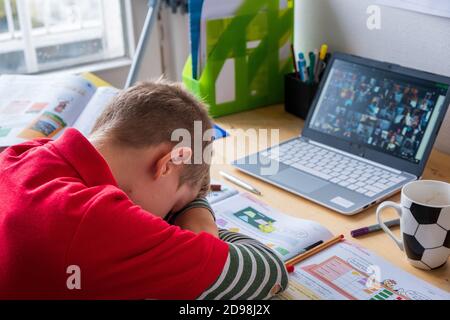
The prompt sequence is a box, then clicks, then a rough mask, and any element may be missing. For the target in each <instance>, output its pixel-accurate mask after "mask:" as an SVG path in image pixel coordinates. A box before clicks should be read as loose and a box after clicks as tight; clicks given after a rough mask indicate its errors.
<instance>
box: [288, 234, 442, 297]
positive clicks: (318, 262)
mask: <svg viewBox="0 0 450 320" xmlns="http://www.w3.org/2000/svg"><path fill="white" fill-rule="evenodd" d="M280 298H281V299H286V300H448V299H450V293H448V292H445V291H443V290H441V289H439V288H436V287H434V286H432V285H430V284H428V283H427V282H425V281H422V280H420V279H418V278H417V277H415V276H413V275H411V274H409V273H407V272H405V271H403V270H401V269H399V268H397V267H395V266H393V265H391V264H390V263H389V262H387V261H386V260H384V259H382V258H380V257H378V256H377V255H375V254H373V253H371V252H369V251H368V250H367V249H364V248H362V247H360V246H357V245H355V244H352V243H351V242H348V241H344V242H342V243H340V244H337V245H335V246H333V247H331V248H329V249H327V250H325V251H323V252H321V253H318V254H317V255H315V256H312V257H311V258H309V259H307V260H305V261H303V262H301V263H299V264H298V265H296V266H295V271H294V273H292V274H291V278H290V285H289V288H288V290H287V291H286V292H285V293H283V294H282V296H281V297H280Z"/></svg>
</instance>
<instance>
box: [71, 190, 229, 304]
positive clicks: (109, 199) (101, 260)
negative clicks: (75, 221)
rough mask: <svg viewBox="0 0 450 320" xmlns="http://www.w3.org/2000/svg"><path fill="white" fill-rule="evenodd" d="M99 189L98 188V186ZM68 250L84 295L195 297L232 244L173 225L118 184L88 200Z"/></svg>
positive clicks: (75, 294) (217, 270)
mask: <svg viewBox="0 0 450 320" xmlns="http://www.w3.org/2000/svg"><path fill="white" fill-rule="evenodd" d="M96 192H98V190H97V191H96ZM84 206H86V213H85V215H84V217H83V219H82V220H81V222H80V225H79V227H78V229H77V230H76V232H75V235H74V237H73V240H72V243H71V246H70V248H69V250H68V252H67V256H66V264H67V267H68V266H72V265H75V266H78V267H79V268H80V271H81V278H80V279H81V290H74V291H73V292H68V294H69V296H71V297H73V298H77V299H78V298H81V299H195V298H196V297H198V296H199V295H200V294H201V293H202V292H203V291H205V290H206V289H207V288H208V287H209V286H211V285H212V284H213V283H214V282H215V281H216V280H217V278H218V276H219V275H220V274H221V272H222V269H223V267H224V265H225V262H226V259H227V257H228V245H227V244H226V243H224V242H222V241H221V240H219V239H216V238H215V237H213V236H211V235H209V234H206V233H202V234H200V235H196V234H194V233H192V232H189V231H183V230H181V229H180V228H178V227H174V226H170V225H169V224H167V223H166V222H165V221H163V220H162V219H161V218H159V217H156V216H154V215H152V214H150V213H148V212H146V211H144V210H142V209H141V208H140V207H137V206H135V205H133V204H132V202H131V201H130V200H129V199H128V198H127V197H126V195H125V194H123V193H121V192H119V191H117V189H116V188H112V187H111V188H110V187H105V189H104V190H103V191H102V192H101V193H99V194H98V195H97V196H94V197H93V200H92V201H89V202H88V203H86V204H84Z"/></svg>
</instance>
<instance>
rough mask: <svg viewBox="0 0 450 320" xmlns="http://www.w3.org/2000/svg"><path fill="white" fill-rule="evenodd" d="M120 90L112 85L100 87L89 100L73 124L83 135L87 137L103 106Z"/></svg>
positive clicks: (103, 108)
mask: <svg viewBox="0 0 450 320" xmlns="http://www.w3.org/2000/svg"><path fill="white" fill-rule="evenodd" d="M119 92H120V90H118V89H115V88H113V87H101V88H99V89H98V90H97V92H96V93H95V94H94V96H93V97H92V99H91V101H89V103H88V105H87V106H86V108H85V109H84V111H83V113H82V114H81V115H80V116H79V117H78V120H77V121H76V122H75V124H74V125H73V127H74V128H76V129H77V130H78V131H80V132H81V133H82V134H83V135H84V136H86V137H88V136H89V135H90V134H91V132H92V129H94V125H95V122H96V121H97V119H98V117H99V116H100V114H101V113H102V112H103V110H105V107H106V106H107V105H108V103H110V102H111V100H112V99H113V98H114V97H115V96H117V95H118V94H119Z"/></svg>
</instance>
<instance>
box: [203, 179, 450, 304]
mask: <svg viewBox="0 0 450 320" xmlns="http://www.w3.org/2000/svg"><path fill="white" fill-rule="evenodd" d="M208 200H209V202H210V203H211V205H212V207H213V209H214V212H215V214H216V222H217V225H218V227H219V228H222V229H227V230H230V231H234V232H239V233H242V234H245V235H248V236H250V237H252V238H254V239H257V240H259V241H260V242H262V243H263V244H265V245H267V246H268V247H270V248H271V249H273V250H274V251H275V252H276V253H277V254H278V255H279V256H280V258H281V259H283V261H287V260H289V259H290V258H292V257H294V256H296V255H297V254H298V253H300V252H302V250H303V249H304V248H306V247H308V246H310V245H312V244H314V243H317V242H318V241H326V240H329V239H331V238H332V237H333V235H332V233H331V232H330V231H329V230H327V229H326V228H325V227H324V226H322V225H320V224H318V223H316V222H313V221H309V220H303V219H298V218H294V217H291V216H288V215H286V214H283V213H280V212H278V211H277V210H275V209H273V208H271V207H269V206H267V205H266V204H264V203H263V202H261V201H259V200H258V199H256V198H255V197H254V196H253V195H250V194H247V193H239V192H238V191H237V190H235V189H233V188H231V187H229V186H226V185H224V186H223V188H222V191H218V192H212V193H210V195H209V196H208ZM278 299H289V300H434V299H436V300H442V299H445V300H447V299H450V293H449V292H446V291H444V290H441V289H439V288H436V287H434V286H432V285H430V284H429V283H427V282H425V281H423V280H421V279H419V278H417V277H415V276H413V275H411V274H409V273H407V272H405V271H403V270H401V269H399V268H397V267H395V266H394V265H392V264H391V263H389V262H388V261H386V260H384V259H383V258H381V257H379V256H377V255H376V254H374V253H372V252H370V251H369V250H367V249H365V248H363V247H361V246H359V245H356V244H354V243H352V242H350V241H347V240H346V241H343V242H341V243H339V244H336V245H334V246H332V247H330V248H328V249H326V250H324V251H322V252H320V253H318V254H317V255H314V256H312V257H310V258H308V259H306V260H304V261H303V262H301V263H299V264H297V265H296V266H295V271H294V272H293V273H292V274H290V285H289V288H288V289H287V290H286V292H284V293H283V294H282V295H281V297H279V298H278Z"/></svg>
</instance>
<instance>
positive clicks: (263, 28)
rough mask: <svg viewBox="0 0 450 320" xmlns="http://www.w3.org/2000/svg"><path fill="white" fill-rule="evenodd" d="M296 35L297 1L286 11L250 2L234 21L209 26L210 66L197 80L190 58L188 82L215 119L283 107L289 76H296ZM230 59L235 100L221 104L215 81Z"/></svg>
mask: <svg viewBox="0 0 450 320" xmlns="http://www.w3.org/2000/svg"><path fill="white" fill-rule="evenodd" d="M292 33H293V3H292V0H288V5H287V7H285V8H281V9H280V2H279V0H258V1H255V0H246V1H244V2H243V4H242V6H241V7H240V8H239V9H238V11H237V13H236V14H235V16H233V17H230V18H225V19H217V20H211V21H208V22H207V56H208V59H207V62H206V64H205V67H204V69H203V72H202V74H201V76H200V78H199V79H193V78H192V59H191V57H189V58H188V61H187V62H186V65H185V67H184V70H183V82H184V84H185V86H186V87H187V88H188V90H190V91H191V92H192V93H193V94H194V95H196V96H197V97H198V98H200V99H201V100H203V101H204V102H205V103H206V104H207V105H208V107H209V113H210V115H211V116H212V117H220V116H224V115H228V114H233V113H237V112H242V111H247V110H250V109H254V108H258V107H262V106H267V105H273V104H278V103H281V102H283V97H284V75H285V74H286V73H289V72H291V71H292V58H291V55H290V54H289V53H290V51H289V50H290V43H291V40H292ZM281 55H283V57H281ZM229 59H234V79H230V80H231V81H234V93H235V94H234V99H232V100H230V101H226V102H224V103H219V104H218V103H216V82H217V79H218V77H219V75H220V73H221V71H222V69H223V67H224V65H225V62H226V61H227V60H229ZM230 85H233V84H230ZM217 90H220V88H217Z"/></svg>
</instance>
